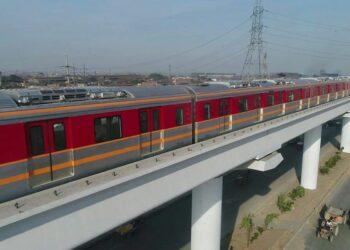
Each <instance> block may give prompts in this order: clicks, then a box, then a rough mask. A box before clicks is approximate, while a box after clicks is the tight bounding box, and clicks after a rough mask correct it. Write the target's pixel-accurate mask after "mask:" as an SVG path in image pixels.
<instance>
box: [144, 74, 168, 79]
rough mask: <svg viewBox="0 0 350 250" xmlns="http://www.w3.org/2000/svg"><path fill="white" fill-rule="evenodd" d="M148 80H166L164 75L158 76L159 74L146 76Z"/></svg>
mask: <svg viewBox="0 0 350 250" xmlns="http://www.w3.org/2000/svg"><path fill="white" fill-rule="evenodd" d="M148 77H149V78H151V79H153V80H154V81H160V80H165V79H168V77H166V76H165V75H162V74H159V73H152V74H150V75H149V76H148Z"/></svg>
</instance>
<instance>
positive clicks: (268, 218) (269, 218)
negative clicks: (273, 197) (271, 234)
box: [264, 213, 278, 229]
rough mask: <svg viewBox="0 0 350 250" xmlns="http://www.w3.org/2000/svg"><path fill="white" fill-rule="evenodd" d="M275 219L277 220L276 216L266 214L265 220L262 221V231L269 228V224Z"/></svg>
mask: <svg viewBox="0 0 350 250" xmlns="http://www.w3.org/2000/svg"><path fill="white" fill-rule="evenodd" d="M277 218H278V214H275V213H272V214H267V215H266V217H265V219H264V229H267V228H268V227H269V225H270V224H271V222H272V221H273V220H274V219H277Z"/></svg>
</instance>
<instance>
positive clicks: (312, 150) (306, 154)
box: [301, 125, 322, 190]
mask: <svg viewBox="0 0 350 250" xmlns="http://www.w3.org/2000/svg"><path fill="white" fill-rule="evenodd" d="M321 134H322V125H321V126H318V127H316V128H313V129H311V130H309V131H308V132H306V133H305V134H304V148H303V162H302V171H301V186H302V187H304V188H306V189H311V190H313V189H316V187H317V175H318V164H319V159H320V148H321Z"/></svg>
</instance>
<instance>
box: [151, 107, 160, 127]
mask: <svg viewBox="0 0 350 250" xmlns="http://www.w3.org/2000/svg"><path fill="white" fill-rule="evenodd" d="M152 116H153V128H152V129H153V130H159V129H160V126H159V110H153V112H152Z"/></svg>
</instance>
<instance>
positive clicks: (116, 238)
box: [78, 126, 340, 250]
mask: <svg viewBox="0 0 350 250" xmlns="http://www.w3.org/2000/svg"><path fill="white" fill-rule="evenodd" d="M339 131H340V128H339V127H338V126H333V127H330V128H328V129H324V130H323V135H322V150H321V152H322V151H325V150H332V149H334V147H336V146H338V141H337V140H336V139H335V138H336V136H338V135H339ZM280 152H281V153H282V155H283V157H284V159H285V160H284V161H283V162H282V163H281V164H280V165H279V166H278V167H277V168H276V169H274V170H271V171H268V172H265V173H262V172H257V171H251V172H250V174H249V181H248V183H247V184H244V185H237V183H235V176H236V175H237V172H232V173H230V174H228V175H226V176H225V177H224V184H223V185H224V187H223V190H224V191H223V210H222V230H221V234H222V237H223V238H225V236H226V237H227V236H228V235H229V234H230V232H231V231H232V228H233V227H234V225H235V224H237V223H238V221H239V219H240V216H242V214H243V213H244V211H243V212H242V210H246V208H249V207H250V208H251V207H252V206H253V205H254V206H257V204H261V203H262V202H264V201H265V200H266V197H267V196H268V195H272V196H273V197H275V196H276V194H275V193H278V192H280V191H279V190H274V189H271V186H273V187H278V186H283V181H284V180H288V179H290V177H292V178H294V179H295V178H300V165H301V157H302V149H301V148H298V147H296V146H295V145H287V146H285V147H283V148H282V149H281V150H280ZM271 193H273V194H271ZM252 200H254V203H253V202H252ZM254 208H255V209H258V207H254ZM116 216H118V215H117V214H116ZM190 237H191V195H190V193H189V194H185V195H184V196H183V197H181V198H179V199H178V200H176V201H171V202H170V203H169V204H166V205H164V206H163V207H162V208H160V209H157V210H156V211H154V212H151V213H149V214H148V215H147V216H146V217H145V218H144V222H143V224H142V225H141V226H140V227H139V228H138V229H137V230H135V232H134V233H133V235H130V236H128V237H121V236H120V235H118V234H117V233H115V232H109V233H108V234H106V235H103V236H101V237H99V238H98V239H95V240H94V241H92V242H89V243H87V244H85V245H84V246H81V247H79V248H78V249H81V250H95V249H97V250H99V249H101V250H102V249H103V250H111V249H118V250H119V249H121V250H124V249H127V250H148V249H152V250H179V249H180V250H188V249H190ZM222 249H227V245H226V244H225V243H224V244H223V246H222Z"/></svg>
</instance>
